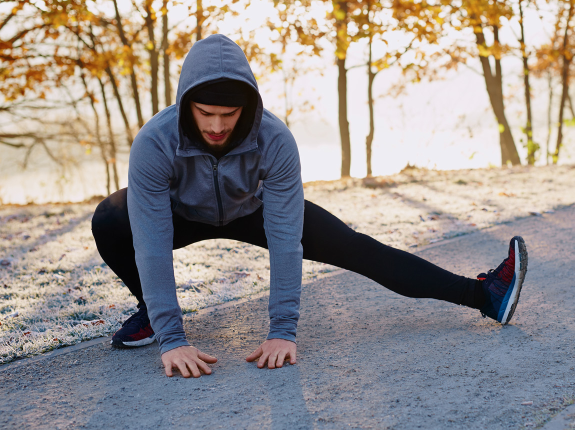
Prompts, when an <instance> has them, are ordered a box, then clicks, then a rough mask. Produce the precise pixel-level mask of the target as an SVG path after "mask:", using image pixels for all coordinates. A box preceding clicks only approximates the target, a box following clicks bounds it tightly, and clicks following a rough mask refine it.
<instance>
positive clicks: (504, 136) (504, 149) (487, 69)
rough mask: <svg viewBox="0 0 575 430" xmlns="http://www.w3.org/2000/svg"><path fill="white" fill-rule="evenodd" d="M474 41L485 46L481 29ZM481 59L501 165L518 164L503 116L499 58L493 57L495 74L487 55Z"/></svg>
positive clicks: (517, 156) (495, 32)
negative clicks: (495, 120)
mask: <svg viewBox="0 0 575 430" xmlns="http://www.w3.org/2000/svg"><path fill="white" fill-rule="evenodd" d="M493 32H494V39H495V41H496V42H498V41H499V31H498V28H497V27H494V28H493ZM475 37H476V43H477V45H478V46H486V44H485V35H484V34H483V30H482V29H481V30H480V31H479V32H478V33H475ZM479 60H480V61H481V67H482V69H483V77H484V79H485V86H486V88H487V94H488V95H489V101H490V103H491V107H492V109H493V113H494V114H495V118H496V119H497V122H498V124H499V145H500V147H501V165H503V166H505V165H506V164H507V162H508V161H510V162H511V164H512V165H520V164H521V160H520V159H519V154H518V153H517V148H516V147H515V142H514V140H513V135H512V134H511V129H510V128H509V123H508V122H507V117H506V116H505V106H504V103H503V76H502V73H501V60H498V59H495V74H493V72H492V70H491V65H490V64H489V57H483V56H479Z"/></svg>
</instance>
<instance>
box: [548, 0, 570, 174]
mask: <svg viewBox="0 0 575 430" xmlns="http://www.w3.org/2000/svg"><path fill="white" fill-rule="evenodd" d="M574 3H575V1H573V0H571V1H570V2H569V12H568V14H567V24H565V34H564V35H563V52H562V54H561V60H562V62H563V70H562V73H561V83H562V90H561V102H560V103H559V124H558V126H557V127H558V128H557V144H556V145H555V153H554V154H553V156H552V158H553V164H557V161H559V151H560V150H561V146H562V144H563V116H564V111H565V101H566V100H567V97H568V95H569V66H570V65H571V60H572V58H573V57H572V56H571V55H570V56H569V58H568V57H567V49H568V48H569V30H570V28H569V23H570V22H571V17H572V16H573V4H574Z"/></svg>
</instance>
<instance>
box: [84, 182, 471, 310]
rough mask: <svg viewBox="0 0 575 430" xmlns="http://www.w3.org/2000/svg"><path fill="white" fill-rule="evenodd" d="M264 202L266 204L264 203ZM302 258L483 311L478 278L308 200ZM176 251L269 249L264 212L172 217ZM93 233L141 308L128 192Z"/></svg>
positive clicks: (105, 210)
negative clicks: (228, 244)
mask: <svg viewBox="0 0 575 430" xmlns="http://www.w3.org/2000/svg"><path fill="white" fill-rule="evenodd" d="M264 204H265V203H264ZM304 214H305V215H304V226H303V236H302V241H301V243H302V246H303V258H305V259H307V260H313V261H318V262H321V263H327V264H332V265H334V266H338V267H341V268H343V269H347V270H351V271H352V272H356V273H359V274H360V275H364V276H367V277H368V278H370V279H373V280H374V281H375V282H378V283H379V284H381V285H383V286H385V287H386V288H389V289H390V290H392V291H395V292H396V293H398V294H401V295H403V296H407V297H427V298H433V299H439V300H445V301H448V302H452V303H456V304H463V305H466V306H471V307H480V305H481V304H480V303H477V300H476V299H475V298H474V295H475V294H474V289H475V286H476V280H474V279H469V278H466V277H463V276H458V275H455V274H453V273H451V272H448V271H447V270H444V269H442V268H440V267H438V266H436V265H434V264H432V263H430V262H428V261H425V260H423V259H422V258H420V257H417V256H415V255H413V254H410V253H408V252H405V251H401V250H398V249H395V248H392V247H389V246H386V245H384V244H382V243H380V242H378V241H376V240H375V239H373V238H371V237H369V236H366V235H365V234H361V233H357V232H355V231H353V230H352V229H351V228H349V227H348V226H347V225H346V224H345V223H343V222H342V221H341V220H339V219H338V218H336V217H335V216H333V215H332V214H330V213H329V212H327V211H326V210H324V209H322V208H321V207H319V206H317V205H315V204H313V203H311V202H308V201H307V200H306V201H305V211H304ZM172 219H173V223H174V249H178V248H183V247H184V246H187V245H190V244H192V243H196V242H200V241H202V240H206V239H234V240H239V241H242V242H247V243H251V244H253V245H257V246H260V247H262V248H266V249H267V239H266V235H265V232H264V220H263V209H262V208H261V207H260V208H259V209H258V210H257V211H256V212H254V213H253V214H251V215H248V216H245V217H242V218H238V219H236V220H234V221H232V222H230V223H229V224H227V225H225V226H222V227H215V226H212V225H209V224H204V223H200V222H194V221H188V220H186V219H184V218H182V217H180V216H179V215H177V214H173V218H172ZM92 233H93V235H94V238H95V239H96V245H97V247H98V251H99V252H100V255H101V256H102V258H103V260H104V261H105V262H106V264H108V266H110V268H111V269H112V270H113V271H114V272H115V273H116V275H118V277H119V278H120V279H121V280H122V281H124V283H125V284H126V286H127V287H128V288H129V289H130V291H131V292H132V294H133V295H134V296H136V298H137V299H138V301H139V302H140V303H139V305H141V304H142V303H143V298H142V287H141V285H140V277H139V275H138V268H137V267H136V260H135V253H134V246H133V243H132V231H131V229H130V220H129V218H128V206H127V188H124V189H122V190H119V191H117V192H115V193H114V194H112V195H111V196H109V197H108V198H106V199H105V200H104V201H102V202H101V203H100V204H99V205H98V207H97V209H96V212H95V213H94V217H93V219H92Z"/></svg>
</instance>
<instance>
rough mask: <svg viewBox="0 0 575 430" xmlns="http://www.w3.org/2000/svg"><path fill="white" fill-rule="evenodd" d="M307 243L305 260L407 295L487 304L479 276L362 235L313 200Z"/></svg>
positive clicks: (307, 206)
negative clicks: (451, 269) (449, 268)
mask: <svg viewBox="0 0 575 430" xmlns="http://www.w3.org/2000/svg"><path fill="white" fill-rule="evenodd" d="M302 245H303V249H304V258H306V259H308V260H313V261H319V262H322V263H328V264H332V265H334V266H338V267H341V268H344V269H347V270H351V271H353V272H356V273H359V274H360V275H364V276H366V277H368V278H370V279H373V280H374V281H376V282H377V283H379V284H381V285H383V286H385V287H386V288H389V289H390V290H392V291H395V292H396V293H398V294H401V295H403V296H407V297H427V298H434V299H440V300H446V301H448V302H452V303H456V304H464V305H466V306H471V307H477V308H478V307H480V306H481V305H482V303H481V298H482V296H483V293H482V292H481V291H480V289H479V291H477V289H476V288H475V287H476V285H477V281H476V280H475V279H469V278H466V277H464V276H459V275H455V274H453V273H451V272H449V271H447V270H444V269H442V268H440V267H438V266H436V265H434V264H432V263H430V262H428V261H426V260H424V259H422V258H420V257H418V256H416V255H413V254H410V253H408V252H405V251H401V250H399V249H395V248H392V247H390V246H386V245H384V244H382V243H380V242H378V241H377V240H375V239H373V238H371V237H369V236H367V235H365V234H362V233H357V232H355V231H353V230H352V229H351V228H349V227H348V226H347V225H346V224H345V223H344V222H342V221H341V220H339V219H338V218H337V217H335V216H334V215H332V214H330V213H329V212H327V211H326V210H324V209H322V208H321V207H319V206H317V205H315V204H313V203H311V202H308V201H306V203H305V221H304V229H303V237H302ZM476 293H478V294H476ZM475 296H478V297H475Z"/></svg>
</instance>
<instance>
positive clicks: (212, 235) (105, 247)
mask: <svg viewBox="0 0 575 430" xmlns="http://www.w3.org/2000/svg"><path fill="white" fill-rule="evenodd" d="M172 221H173V224H174V245H173V247H174V249H178V248H182V247H184V246H187V245H190V244H192V243H196V242H200V241H202V240H206V239H216V238H230V239H235V238H236V237H237V236H241V238H238V240H243V241H245V242H249V243H252V244H254V245H258V246H261V247H263V248H265V247H267V241H266V238H265V232H264V229H263V217H262V211H261V208H260V210H259V211H256V213H254V214H252V215H249V216H247V217H243V218H240V219H237V220H235V221H232V222H231V223H229V224H227V225H226V226H223V227H215V226H212V225H209V224H204V223H199V222H193V221H188V220H186V219H184V218H182V217H180V216H178V215H176V214H174V215H173V218H172ZM92 234H93V235H94V239H95V241H96V246H97V248H98V252H99V253H100V256H101V257H102V259H103V260H104V261H105V262H106V264H107V265H108V266H109V267H110V268H111V269H112V271H113V272H114V273H115V274H116V275H117V276H118V277H119V278H120V279H121V280H122V281H123V282H124V284H126V286H127V287H128V289H129V290H130V292H131V293H132V294H133V295H134V296H135V297H136V299H137V300H138V308H139V311H138V312H136V314H134V315H132V316H131V317H130V318H129V319H128V320H127V321H125V322H124V324H123V326H122V328H121V329H120V330H118V332H116V334H115V335H114V337H113V338H112V344H113V345H115V346H119V347H125V346H143V345H147V344H149V343H152V342H153V341H154V340H155V336H154V332H153V330H152V328H151V326H150V320H149V319H148V314H147V308H146V304H145V303H144V299H143V295H142V286H141V283H140V276H139V274H138V267H137V266H136V258H135V251H134V245H133V238H132V230H131V228H130V219H129V217H128V205H127V188H124V189H122V190H119V191H117V192H115V193H113V194H112V195H110V196H109V197H107V198H106V199H105V200H103V201H102V202H101V203H100V204H99V205H98V207H97V208H96V211H95V213H94V216H93V218H92Z"/></svg>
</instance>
